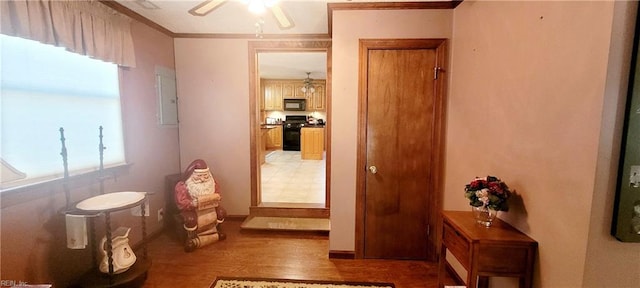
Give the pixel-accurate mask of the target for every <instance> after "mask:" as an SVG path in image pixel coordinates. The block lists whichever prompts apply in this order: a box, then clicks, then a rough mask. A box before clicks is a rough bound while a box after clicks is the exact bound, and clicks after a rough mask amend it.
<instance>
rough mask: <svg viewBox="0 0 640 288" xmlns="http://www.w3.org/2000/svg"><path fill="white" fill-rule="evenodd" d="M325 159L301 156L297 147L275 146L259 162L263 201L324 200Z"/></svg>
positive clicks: (312, 201)
mask: <svg viewBox="0 0 640 288" xmlns="http://www.w3.org/2000/svg"><path fill="white" fill-rule="evenodd" d="M325 163H326V161H325V160H302V159H301V158H300V151H283V150H275V151H272V152H270V153H269V154H268V155H267V156H266V157H265V163H264V164H262V170H261V175H262V202H285V203H321V204H324V202H325V181H326V177H325V167H326V166H325Z"/></svg>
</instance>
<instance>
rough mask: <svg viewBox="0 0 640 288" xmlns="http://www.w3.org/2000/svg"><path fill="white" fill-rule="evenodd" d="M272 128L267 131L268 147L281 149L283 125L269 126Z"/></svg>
mask: <svg viewBox="0 0 640 288" xmlns="http://www.w3.org/2000/svg"><path fill="white" fill-rule="evenodd" d="M269 127H270V129H269V131H268V132H267V137H266V138H267V139H266V141H267V145H266V148H267V149H281V148H282V125H275V126H269Z"/></svg>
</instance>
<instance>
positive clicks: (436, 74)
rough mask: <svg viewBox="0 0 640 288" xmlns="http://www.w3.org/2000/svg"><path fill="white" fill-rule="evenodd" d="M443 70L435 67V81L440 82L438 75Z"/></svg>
mask: <svg viewBox="0 0 640 288" xmlns="http://www.w3.org/2000/svg"><path fill="white" fill-rule="evenodd" d="M441 70H442V67H433V80H438V74H440V71H441Z"/></svg>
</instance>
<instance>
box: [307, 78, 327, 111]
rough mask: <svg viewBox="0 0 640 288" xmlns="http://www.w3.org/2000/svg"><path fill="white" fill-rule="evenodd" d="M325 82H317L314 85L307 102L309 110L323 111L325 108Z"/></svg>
mask: <svg viewBox="0 0 640 288" xmlns="http://www.w3.org/2000/svg"><path fill="white" fill-rule="evenodd" d="M325 87H326V86H325V82H324V81H322V82H318V83H317V84H316V85H315V91H314V92H313V94H312V95H311V97H310V100H311V101H309V102H310V104H307V106H308V107H309V109H310V110H314V111H324V110H327V94H326V89H325Z"/></svg>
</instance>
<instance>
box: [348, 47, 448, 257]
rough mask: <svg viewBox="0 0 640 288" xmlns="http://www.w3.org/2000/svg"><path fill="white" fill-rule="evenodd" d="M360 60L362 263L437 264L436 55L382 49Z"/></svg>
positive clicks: (370, 51) (424, 50)
mask: <svg viewBox="0 0 640 288" xmlns="http://www.w3.org/2000/svg"><path fill="white" fill-rule="evenodd" d="M410 43H412V42H410ZM398 44H402V43H398ZM412 45H413V44H412ZM361 52H362V50H361ZM362 53H364V52H362ZM365 54H366V55H365V57H366V59H364V60H365V61H367V62H366V65H365V66H366V67H367V70H366V74H364V75H366V77H367V79H365V82H366V87H365V89H364V90H365V91H366V92H365V93H366V94H365V95H364V97H365V99H361V101H364V103H361V105H362V106H361V107H363V108H364V109H362V110H364V111H361V112H364V113H363V114H364V117H361V119H363V122H364V123H361V131H362V130H364V133H365V136H364V143H360V144H361V145H360V147H361V148H363V149H364V153H363V160H364V167H363V168H364V169H363V170H364V171H363V172H362V173H363V174H364V176H363V177H362V178H363V179H364V181H363V182H364V185H363V192H362V194H363V196H364V197H363V199H362V200H363V204H362V206H363V208H364V211H363V214H364V215H363V222H364V224H363V234H364V235H363V246H364V247H363V257H364V258H383V259H426V260H435V253H436V252H435V251H436V250H435V243H436V241H435V238H434V237H432V235H431V234H432V233H434V234H435V230H436V225H437V222H436V221H437V220H436V219H435V218H436V217H435V216H434V215H437V210H438V206H439V205H438V204H437V202H436V201H434V200H437V199H439V197H438V195H437V194H438V191H437V186H436V185H435V184H436V182H435V181H434V177H436V176H437V175H438V173H439V169H440V168H439V167H440V165H439V163H437V162H439V158H438V157H437V156H438V155H439V150H440V145H439V141H440V140H441V137H440V136H439V134H438V133H439V132H440V131H441V130H440V128H439V125H441V124H440V123H441V121H440V120H441V119H440V117H441V111H440V110H439V109H440V106H441V100H440V97H438V95H437V94H438V93H437V91H438V90H437V85H438V83H439V82H438V81H436V79H435V73H436V72H437V71H438V70H437V69H434V67H438V65H439V64H440V63H438V60H439V57H438V56H439V55H438V51H437V49H435V48H421V47H415V48H414V47H397V48H394V47H384V48H382V49H377V48H373V49H370V48H367V51H366V53H365ZM361 55H362V54H361ZM361 60H363V59H361Z"/></svg>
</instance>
